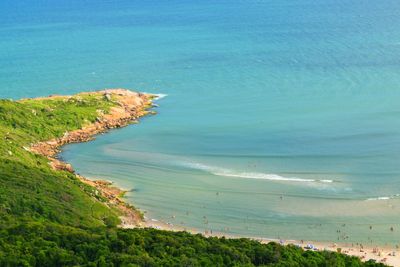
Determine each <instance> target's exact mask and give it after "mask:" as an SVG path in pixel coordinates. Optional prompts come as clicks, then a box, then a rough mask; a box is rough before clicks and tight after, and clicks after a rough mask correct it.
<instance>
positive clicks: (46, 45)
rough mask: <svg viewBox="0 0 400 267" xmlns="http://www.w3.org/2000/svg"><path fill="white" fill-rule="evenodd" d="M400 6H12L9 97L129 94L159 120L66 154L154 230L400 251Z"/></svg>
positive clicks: (6, 66)
mask: <svg viewBox="0 0 400 267" xmlns="http://www.w3.org/2000/svg"><path fill="white" fill-rule="evenodd" d="M399 14H400V2H399V1H398V0H380V1H363V0H319V1H315V0H279V1H278V0H230V1H226V0H218V1H215V0H213V1H210V0H203V1H195V0H179V1H177V0H168V1H165V0H157V1H153V0H146V1H138V0H101V1H99V0H96V1H95V0H85V1H82V0H57V1H51V0H19V1H14V0H1V1H0V97H1V98H10V99H19V98H25V97H35V96H46V95H49V94H73V93H77V92H81V91H92V90H99V89H104V88H127V89H131V90H136V91H141V92H149V93H154V94H159V95H160V96H161V97H160V98H159V99H158V100H156V103H157V104H158V105H159V107H157V108H155V109H154V110H155V111H157V115H155V116H148V117H145V118H142V119H141V120H140V123H139V124H136V125H132V126H129V127H126V128H123V129H118V130H112V131H111V132H110V133H108V134H104V135H100V136H98V137H97V138H96V140H95V141H92V142H88V143H82V144H73V145H68V146H66V147H64V149H63V151H62V153H61V155H60V157H61V158H63V159H64V160H65V161H67V162H69V163H71V164H72V165H73V166H74V168H75V169H76V171H77V172H78V173H80V174H82V175H84V176H87V177H89V178H92V179H107V180H110V181H113V182H114V183H115V185H117V186H119V187H121V188H124V189H126V190H128V191H129V192H128V193H127V195H126V200H127V201H129V202H130V203H132V204H134V205H135V206H136V207H138V208H139V209H140V210H142V211H143V212H144V214H145V217H146V218H147V219H148V220H153V221H156V220H158V221H162V222H166V223H169V224H170V225H175V226H179V227H183V228H187V229H197V230H198V231H199V232H205V231H207V232H210V231H214V232H215V233H217V232H218V233H222V234H226V235H235V236H245V237H260V238H261V237H262V238H274V239H282V240H287V239H295V240H301V239H302V240H319V241H329V242H347V243H353V242H354V243H356V242H357V243H358V242H360V243H363V244H388V245H393V246H394V245H396V244H398V243H399V242H400V241H399V240H400V16H399Z"/></svg>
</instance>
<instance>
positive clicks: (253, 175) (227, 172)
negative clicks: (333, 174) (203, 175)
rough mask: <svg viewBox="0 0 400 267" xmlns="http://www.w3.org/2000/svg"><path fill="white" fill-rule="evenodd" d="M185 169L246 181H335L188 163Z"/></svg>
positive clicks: (184, 164)
mask: <svg viewBox="0 0 400 267" xmlns="http://www.w3.org/2000/svg"><path fill="white" fill-rule="evenodd" d="M181 165H183V166H184V167H188V168H191V169H197V170H202V171H206V172H209V173H211V174H214V175H217V176H225V177H235V178H244V179H261V180H270V181H288V182H306V183H332V182H333V180H328V179H321V180H316V179H303V178H298V177H284V176H280V175H277V174H271V173H262V172H240V171H235V170H231V169H227V168H221V167H216V166H210V165H206V164H202V163H196V162H190V163H189V162H186V163H183V164H181Z"/></svg>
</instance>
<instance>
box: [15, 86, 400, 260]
mask: <svg viewBox="0 0 400 267" xmlns="http://www.w3.org/2000/svg"><path fill="white" fill-rule="evenodd" d="M79 95H96V96H102V97H104V98H105V99H106V100H108V101H112V102H113V103H114V104H116V106H113V107H112V108H111V109H110V112H109V113H107V114H105V113H100V114H99V117H98V118H97V120H96V122H95V123H91V124H88V125H86V126H85V127H83V128H81V129H78V130H74V131H70V132H66V133H64V135H63V136H62V137H60V138H54V139H51V140H48V141H43V142H39V143H36V144H33V145H32V146H31V147H30V148H28V150H29V151H31V152H33V153H36V154H39V155H42V156H45V157H46V158H47V159H48V160H49V164H50V166H51V167H52V168H53V169H54V170H61V171H68V172H71V173H73V174H74V175H75V176H76V177H77V178H78V179H79V180H80V181H81V182H83V183H85V184H87V185H90V186H92V187H94V188H96V189H97V190H98V192H99V194H101V195H102V196H103V197H105V198H106V199H107V203H106V205H108V206H110V207H114V208H117V209H118V210H119V211H120V212H121V213H122V214H123V215H122V216H120V219H121V224H120V225H119V227H121V228H126V229H129V228H147V227H148V228H156V229H160V230H168V231H186V232H189V233H192V234H202V235H204V236H205V237H210V236H214V237H223V236H224V237H226V238H249V239H252V240H257V241H260V242H261V243H269V242H276V243H281V244H283V245H288V244H292V245H296V246H301V247H303V248H305V249H311V250H329V251H334V252H341V253H343V254H346V255H351V256H357V257H359V258H360V259H361V260H363V261H367V260H369V259H374V260H376V261H377V262H383V263H386V264H389V265H393V266H400V257H399V256H398V254H399V252H400V251H399V250H398V248H396V249H393V248H391V247H384V246H379V247H370V246H362V245H359V244H357V245H355V246H354V245H353V246H352V244H346V243H334V242H319V241H298V240H286V241H284V240H277V239H270V238H260V237H244V236H237V235H232V234H224V233H218V232H214V233H208V232H202V231H199V229H196V228H187V227H181V226H174V225H172V224H169V223H167V222H163V221H157V220H154V219H151V218H150V219H147V218H144V216H143V214H142V213H141V211H140V210H138V209H136V208H135V207H134V206H133V205H131V204H129V203H127V202H126V201H125V200H124V199H123V196H124V194H125V193H126V192H127V191H125V190H122V189H120V188H118V187H116V186H113V182H110V181H105V180H91V179H88V178H86V177H84V176H81V175H79V174H77V173H75V171H74V169H73V167H72V166H71V164H68V163H66V162H64V161H62V160H60V159H58V158H57V155H58V154H59V152H60V149H61V147H62V146H64V145H66V144H70V143H81V142H88V141H91V140H93V139H94V136H95V135H97V134H101V133H104V132H107V131H109V130H111V129H113V128H120V127H124V126H127V125H129V124H132V123H137V122H138V121H137V120H138V119H139V118H140V117H143V116H146V115H148V114H153V113H154V112H153V111H149V109H150V108H152V107H154V106H157V105H155V104H153V102H152V100H153V99H154V98H156V97H157V96H156V95H152V94H147V93H136V92H132V91H129V90H125V89H105V90H101V91H96V92H84V93H80V94H77V95H74V96H58V95H56V96H49V97H40V98H34V99H69V98H71V97H75V98H76V97H78V98H79ZM20 101H23V100H20ZM308 245H311V246H308ZM307 247H308V248H307ZM393 251H395V252H396V254H395V255H396V256H391V255H389V254H392V253H393Z"/></svg>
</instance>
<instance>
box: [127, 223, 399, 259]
mask: <svg viewBox="0 0 400 267" xmlns="http://www.w3.org/2000/svg"><path fill="white" fill-rule="evenodd" d="M137 225H139V227H142V228H155V229H159V230H168V231H186V232H188V233H191V234H202V235H204V236H206V237H211V236H214V237H225V238H243V237H244V236H239V235H233V234H224V233H219V232H210V231H199V230H198V229H195V228H190V227H182V226H176V225H173V224H171V223H166V222H162V221H158V220H155V219H149V218H145V220H144V221H143V222H141V223H138V224H136V225H129V224H125V225H121V227H123V228H132V227H138V226H137ZM245 238H250V239H252V240H256V241H259V242H261V243H264V244H267V243H269V242H276V243H280V244H282V245H289V244H291V245H295V246H299V247H302V248H303V249H305V250H317V251H322V250H327V251H334V252H340V253H343V254H346V255H350V256H356V257H359V258H360V259H361V260H363V261H368V260H375V261H376V262H381V263H384V264H387V265H389V266H395V267H397V266H399V267H400V249H399V248H396V247H392V246H368V245H363V244H357V243H356V244H355V243H353V244H351V243H335V242H320V241H305V240H279V239H270V238H260V237H247V236H246V237H245Z"/></svg>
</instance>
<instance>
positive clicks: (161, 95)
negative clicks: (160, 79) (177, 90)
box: [152, 94, 168, 100]
mask: <svg viewBox="0 0 400 267" xmlns="http://www.w3.org/2000/svg"><path fill="white" fill-rule="evenodd" d="M152 95H155V96H156V98H155V100H160V99H163V98H164V97H167V96H168V95H167V94H152Z"/></svg>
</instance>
